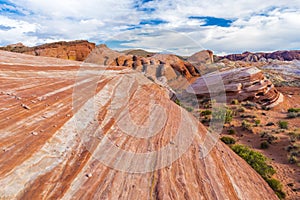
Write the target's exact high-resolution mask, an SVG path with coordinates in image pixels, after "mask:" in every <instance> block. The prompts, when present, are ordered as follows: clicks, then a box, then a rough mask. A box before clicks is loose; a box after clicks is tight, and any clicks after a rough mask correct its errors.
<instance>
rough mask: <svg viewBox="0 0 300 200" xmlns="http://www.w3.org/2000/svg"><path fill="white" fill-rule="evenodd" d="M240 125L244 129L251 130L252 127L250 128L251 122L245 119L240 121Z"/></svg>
mask: <svg viewBox="0 0 300 200" xmlns="http://www.w3.org/2000/svg"><path fill="white" fill-rule="evenodd" d="M242 127H243V129H245V130H248V131H252V129H251V128H252V125H251V123H249V122H247V121H246V120H243V121H242Z"/></svg>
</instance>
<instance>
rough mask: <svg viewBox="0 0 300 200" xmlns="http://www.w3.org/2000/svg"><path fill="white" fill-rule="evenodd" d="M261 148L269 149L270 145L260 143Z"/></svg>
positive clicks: (264, 142)
mask: <svg viewBox="0 0 300 200" xmlns="http://www.w3.org/2000/svg"><path fill="white" fill-rule="evenodd" d="M260 148H261V149H267V148H269V143H268V142H267V141H263V142H262V143H260Z"/></svg>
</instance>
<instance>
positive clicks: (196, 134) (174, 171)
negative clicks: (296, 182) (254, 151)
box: [0, 51, 277, 200]
mask: <svg viewBox="0 0 300 200" xmlns="http://www.w3.org/2000/svg"><path fill="white" fill-rule="evenodd" d="M80 65H81V67H80ZM0 66H1V67H0V91H1V92H2V93H1V94H0V107H1V108H5V110H1V112H0V123H1V126H0V132H1V134H0V137H1V139H0V149H1V151H0V185H1V187H0V195H1V197H5V198H7V199H151V198H153V199H197V200H198V199H261V200H273V199H274V200H275V199H277V197H276V195H275V194H274V192H273V191H272V190H271V188H270V187H269V186H268V184H267V183H266V182H264V180H263V179H262V178H261V177H260V176H259V175H258V174H257V173H256V172H255V171H254V170H253V169H252V168H251V167H250V166H249V165H248V164H247V163H246V162H245V161H244V160H243V159H241V158H240V157H238V156H237V155H236V154H235V153H234V152H232V151H231V150H230V149H229V148H228V147H227V146H226V145H224V144H223V143H221V142H217V144H216V146H214V147H213V148H212V150H211V151H210V152H209V154H207V156H206V157H205V158H204V159H201V158H200V155H203V154H204V153H205V152H207V150H205V147H207V146H205V143H204V140H205V139H208V141H211V140H213V139H212V138H213V137H212V135H213V134H212V133H208V132H207V130H206V129H205V127H204V126H203V125H201V124H200V123H199V122H198V120H197V119H195V118H194V117H193V116H192V115H191V114H190V113H188V112H187V111H185V109H183V108H181V107H179V106H177V105H176V104H175V103H173V102H172V101H170V100H169V98H168V96H167V94H166V93H165V90H163V88H162V87H159V86H158V85H157V84H155V83H153V82H151V81H149V80H148V79H146V78H145V77H143V76H142V75H141V74H140V73H139V72H135V71H133V70H130V69H128V68H124V67H106V68H104V67H103V66H96V65H93V66H91V65H90V64H82V63H80V62H73V61H67V60H61V59H54V58H46V57H37V56H29V55H24V54H23V55H22V54H14V53H9V52H2V51H0ZM78 72H79V74H80V76H79V77H78V76H77V75H78ZM99 72H101V75H102V76H101V79H99V76H98V75H99ZM75 80H76V81H75ZM94 86H95V87H94ZM74 91H77V92H76V93H74ZM6 93H14V94H15V95H16V96H18V97H21V98H22V99H21V101H22V103H23V104H26V105H28V106H30V107H31V110H25V109H24V108H22V107H21V106H20V102H19V101H20V100H17V99H16V98H13V97H12V96H9V95H6ZM94 97H95V98H94ZM127 99H129V101H127ZM32 101H34V102H35V103H34V104H33V103H31V102H32ZM72 102H73V104H72ZM45 105H48V106H45ZM90 106H92V107H90ZM151 106H156V107H157V106H159V107H157V108H155V111H154V110H153V109H154V108H153V107H151ZM91 108H93V109H92V110H91ZM125 108H128V111H129V112H130V116H127V115H123V113H124V111H125V110H126V109H125ZM124 109H125V110H124ZM160 110H164V111H165V112H163V113H161V112H160ZM149 111H150V114H151V113H156V114H155V115H154V118H151V119H152V120H150V121H149V120H148V119H149ZM71 113H73V114H72V115H71ZM68 114H69V116H70V117H66V115H68ZM158 114H161V115H158ZM8 116H9V118H7V117H8ZM42 116H48V117H47V118H44V117H42ZM158 116H159V117H158ZM126 119H132V120H133V122H132V123H131V124H128V123H127V121H126ZM124 122H125V123H124ZM149 122H151V123H154V124H155V125H156V126H153V128H154V129H157V131H158V132H157V134H156V135H154V136H152V137H149V138H137V137H133V136H130V135H128V134H134V133H140V134H143V133H144V134H148V131H145V130H147V129H144V128H143V126H141V127H139V126H137V127H138V128H136V126H134V124H142V125H145V126H146V127H147V126H148V123H149ZM162 122H163V124H162ZM160 125H163V126H162V127H159V126H160ZM129 130H134V131H132V132H130V131H129ZM182 130H184V131H183V133H184V135H183V136H182V137H180V138H179V139H180V140H178V141H177V140H176V136H177V133H178V131H182ZM128 131H129V132H128ZM32 132H35V133H38V134H34V135H33V134H31V133H32ZM140 136H142V135H140ZM189 140H190V141H191V144H190V147H189V148H188V149H187V150H186V151H185V152H184V153H183V154H182V156H180V157H179V158H178V159H176V160H175V161H174V162H172V163H170V165H168V166H167V167H163V168H161V169H158V170H155V171H153V172H146V173H135V174H134V173H127V172H126V171H119V170H117V169H115V168H113V167H111V166H110V165H109V163H110V164H113V163H115V164H116V165H118V166H119V167H125V169H138V168H139V167H140V166H142V167H146V168H147V167H151V166H156V165H159V164H160V163H161V162H162V161H164V160H165V161H167V160H168V159H170V158H171V157H172V156H176V154H174V152H173V151H174V150H176V149H180V147H181V146H180V145H182V143H184V141H189ZM105 141H111V142H112V143H113V144H114V145H113V146H114V147H119V148H121V149H123V150H125V151H128V152H133V153H137V154H141V153H147V152H150V153H151V152H153V151H154V152H155V151H157V150H159V149H162V148H163V147H165V146H166V145H171V147H172V149H174V150H172V151H170V152H169V153H168V154H165V156H164V157H157V159H154V160H151V159H150V160H148V162H143V163H140V164H139V165H133V164H136V161H137V160H138V159H137V158H136V157H132V158H129V159H128V158H127V159H125V158H123V157H120V156H118V155H119V154H118V152H117V153H115V152H114V151H113V149H110V148H108V149H105V148H104V149H101V147H102V145H103V143H105ZM103 155H106V157H105V158H107V159H109V161H110V162H109V163H103V162H102V161H99V160H97V158H98V159H99V158H101V156H103ZM99 156H100V157H99ZM145 161H147V159H146V160H145Z"/></svg>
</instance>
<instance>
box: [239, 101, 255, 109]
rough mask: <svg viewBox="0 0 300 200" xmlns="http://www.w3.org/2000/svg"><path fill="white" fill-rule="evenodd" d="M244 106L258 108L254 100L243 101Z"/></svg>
mask: <svg viewBox="0 0 300 200" xmlns="http://www.w3.org/2000/svg"><path fill="white" fill-rule="evenodd" d="M242 105H243V106H244V107H246V108H250V109H252V108H256V106H257V105H256V103H254V102H251V101H246V102H245V103H243V104H242Z"/></svg>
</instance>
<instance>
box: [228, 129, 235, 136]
mask: <svg viewBox="0 0 300 200" xmlns="http://www.w3.org/2000/svg"><path fill="white" fill-rule="evenodd" d="M227 133H228V134H229V135H235V130H234V129H228V130H227Z"/></svg>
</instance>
